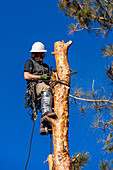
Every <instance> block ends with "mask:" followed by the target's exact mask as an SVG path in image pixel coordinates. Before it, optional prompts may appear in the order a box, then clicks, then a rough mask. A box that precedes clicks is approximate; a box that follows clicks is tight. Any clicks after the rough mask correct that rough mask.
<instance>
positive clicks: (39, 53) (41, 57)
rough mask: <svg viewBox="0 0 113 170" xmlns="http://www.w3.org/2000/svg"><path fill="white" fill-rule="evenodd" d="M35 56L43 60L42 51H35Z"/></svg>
mask: <svg viewBox="0 0 113 170" xmlns="http://www.w3.org/2000/svg"><path fill="white" fill-rule="evenodd" d="M35 58H36V59H37V60H39V61H43V58H44V52H37V53H35Z"/></svg>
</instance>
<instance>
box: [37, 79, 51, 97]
mask: <svg viewBox="0 0 113 170" xmlns="http://www.w3.org/2000/svg"><path fill="white" fill-rule="evenodd" d="M44 91H51V88H50V86H49V85H47V84H45V83H44V82H41V83H38V84H37V85H36V94H37V96H40V95H41V93H42V92H44Z"/></svg>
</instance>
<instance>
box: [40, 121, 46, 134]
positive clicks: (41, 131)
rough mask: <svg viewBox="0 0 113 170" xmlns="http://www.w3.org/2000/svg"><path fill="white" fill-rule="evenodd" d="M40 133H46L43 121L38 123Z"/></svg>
mask: <svg viewBox="0 0 113 170" xmlns="http://www.w3.org/2000/svg"><path fill="white" fill-rule="evenodd" d="M40 134H41V135H48V129H47V127H45V126H44V124H43V123H40Z"/></svg>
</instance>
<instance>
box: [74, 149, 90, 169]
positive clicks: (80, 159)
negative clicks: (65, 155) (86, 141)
mask: <svg viewBox="0 0 113 170" xmlns="http://www.w3.org/2000/svg"><path fill="white" fill-rule="evenodd" d="M89 162H90V156H89V153H88V152H84V151H83V153H80V152H79V153H78V154H77V153H75V154H74V156H73V158H72V170H80V169H81V168H82V167H83V166H84V165H85V166H86V165H87V164H88V163H89Z"/></svg>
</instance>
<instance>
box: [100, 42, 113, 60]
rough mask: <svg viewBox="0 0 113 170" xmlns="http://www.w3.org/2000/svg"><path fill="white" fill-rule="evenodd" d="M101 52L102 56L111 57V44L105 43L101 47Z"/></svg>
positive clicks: (112, 48)
mask: <svg viewBox="0 0 113 170" xmlns="http://www.w3.org/2000/svg"><path fill="white" fill-rule="evenodd" d="M101 50H102V52H103V54H104V55H103V57H110V58H111V57H113V45H112V44H111V45H110V46H108V45H106V46H105V47H104V48H102V49H101Z"/></svg>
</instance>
